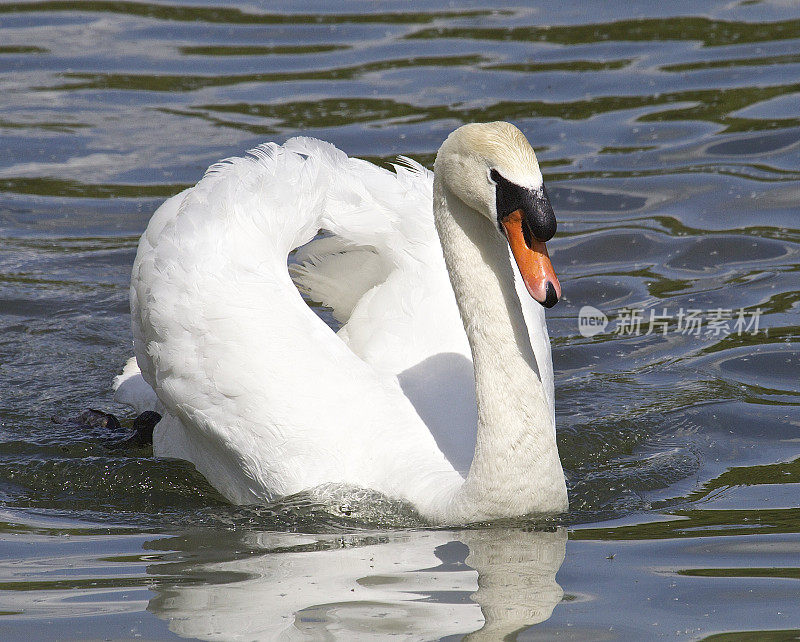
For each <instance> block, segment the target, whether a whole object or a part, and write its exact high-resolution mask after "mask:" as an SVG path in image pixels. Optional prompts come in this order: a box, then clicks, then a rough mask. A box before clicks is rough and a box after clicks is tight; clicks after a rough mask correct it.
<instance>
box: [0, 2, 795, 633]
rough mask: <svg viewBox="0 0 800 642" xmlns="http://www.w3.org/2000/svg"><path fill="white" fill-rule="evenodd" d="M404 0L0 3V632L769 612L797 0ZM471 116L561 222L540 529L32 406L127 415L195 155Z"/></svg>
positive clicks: (779, 531)
mask: <svg viewBox="0 0 800 642" xmlns="http://www.w3.org/2000/svg"><path fill="white" fill-rule="evenodd" d="M278 5H279V6H278ZM493 6H494V5H493ZM411 7H412V5H410V4H409V3H406V2H391V1H387V2H382V3H376V4H375V6H374V7H373V6H372V5H367V4H365V3H362V2H353V1H351V2H339V3H336V8H335V11H336V13H331V11H333V10H334V9H333V6H332V5H331V4H330V3H324V2H319V1H318V0H307V1H306V2H289V1H285V2H282V3H268V2H260V1H257V2H253V3H244V2H241V3H235V2H228V3H221V2H212V1H206V0H191V1H190V2H186V3H184V2H180V1H173V2H170V3H160V4H155V3H153V4H149V3H146V2H126V1H106V0H43V1H37V2H24V3H23V2H18V3H9V2H3V3H2V4H0V152H1V153H0V503H1V504H2V505H1V506H0V637H2V639H4V640H29V639H54V638H58V639H74V638H113V639H128V638H130V639H134V638H144V639H162V638H177V637H178V636H183V637H195V638H200V639H215V640H216V639H219V640H230V639H273V638H276V637H280V636H284V637H286V638H289V639H304V638H310V639H319V640H322V639H331V638H334V639H343V640H352V639H367V638H370V637H373V638H374V637H382V636H383V635H387V634H397V635H400V636H405V637H407V638H410V639H424V640H427V639H439V638H446V639H460V638H461V637H462V636H464V635H467V636H468V637H469V639H475V640H479V639H487V640H493V639H499V638H500V637H502V635H506V634H509V633H512V632H518V636H517V638H518V639H520V640H536V639H551V638H554V637H559V638H563V639H575V640H595V639H596V640H600V639H602V640H614V639H622V640H628V639H654V638H661V637H664V638H669V639H676V638H677V639H686V638H688V639H703V638H705V639H714V640H725V641H727V642H730V641H733V640H754V639H758V640H783V639H790V638H791V639H794V638H795V636H797V635H800V602H799V600H798V597H799V596H800V584H798V581H800V413H798V405H800V319H799V318H798V306H799V305H800V304H799V303H798V302H799V301H800V287H799V286H800V278H799V277H798V274H800V211H799V208H798V203H800V164H799V163H798V160H800V53H798V52H800V6H798V5H797V4H796V3H790V2H780V1H776V2H758V1H757V0H756V1H752V0H749V1H744V2H691V3H689V2H661V3H644V2H633V3H629V2H607V3H595V4H591V5H587V4H586V3H578V2H575V3H572V2H568V3H563V2H541V3H536V9H530V8H525V7H513V6H508V7H500V8H497V9H496V10H491V11H488V10H485V8H484V7H483V6H482V5H479V4H475V3H470V2H462V3H457V4H456V3H453V4H452V5H451V4H447V3H444V2H436V1H420V2H415V3H413V12H411V11H412V8H411ZM492 119H506V120H511V121H513V122H514V123H516V124H517V125H518V126H519V127H520V128H521V129H522V130H523V131H524V132H525V133H526V134H527V136H528V137H529V139H530V140H531V142H532V144H533V145H534V147H535V148H536V149H537V151H538V154H539V158H540V161H541V163H542V169H543V172H544V175H545V180H546V183H547V185H548V189H549V191H550V195H551V199H552V202H553V205H554V208H555V210H556V213H557V216H558V219H559V233H558V235H557V236H556V238H555V239H554V240H553V241H551V243H550V244H549V247H550V252H551V257H552V260H553V264H554V266H555V268H556V271H557V272H558V274H559V277H560V279H561V283H562V286H563V289H564V294H565V296H564V299H563V301H562V302H561V303H559V305H558V306H556V307H555V308H553V309H552V310H551V311H549V312H548V319H549V327H550V332H551V336H552V342H553V360H554V364H555V370H556V394H557V408H558V410H557V423H558V431H559V443H560V449H561V453H562V459H563V462H564V466H565V468H566V470H567V472H568V474H569V483H570V494H571V506H572V508H571V512H570V513H569V514H568V515H567V516H565V518H564V519H562V520H560V521H559V522H549V523H537V522H526V521H524V520H523V521H515V522H510V523H505V524H492V525H481V526H480V527H475V528H470V529H461V530H438V529H431V528H426V527H425V525H424V524H421V523H419V522H418V520H416V518H415V517H414V515H413V514H411V513H410V512H408V513H407V514H406V513H402V511H401V513H400V514H397V515H394V516H393V524H392V526H391V527H390V526H387V525H386V522H385V519H384V518H381V517H379V516H376V514H375V511H374V510H373V508H374V507H369V506H367V504H365V505H364V506H360V505H359V504H358V503H357V502H356V503H355V504H354V505H353V506H352V514H351V515H350V516H349V517H346V516H344V515H341V516H337V515H331V514H329V513H328V512H326V511H324V510H322V509H321V508H320V507H319V506H315V505H313V504H312V503H310V502H309V501H307V500H306V499H303V498H302V497H301V498H293V499H292V500H290V501H286V502H283V503H278V504H275V505H273V506H267V507H255V506H254V507H232V506H229V505H227V504H226V503H225V502H224V501H223V500H222V499H221V498H220V497H219V496H218V495H217V494H216V493H215V492H214V491H213V490H212V489H211V488H210V487H209V486H208V484H207V483H206V482H205V481H204V480H203V479H202V478H201V477H200V476H199V475H198V474H197V473H195V472H194V471H193V470H192V469H191V467H190V466H188V465H184V464H182V463H180V462H173V461H158V460H153V459H152V458H149V457H148V453H147V452H146V451H114V450H110V449H109V448H108V447H107V440H108V438H109V435H108V433H107V431H104V430H101V429H99V428H98V429H88V428H80V427H78V426H76V425H75V424H72V423H69V422H64V421H63V419H64V418H65V417H70V416H74V415H76V414H78V413H79V412H80V411H81V410H82V409H84V408H87V407H99V408H103V409H106V410H109V411H113V412H116V413H119V414H120V415H124V414H125V410H124V409H123V408H121V407H119V406H115V405H114V403H113V401H112V393H111V389H110V384H111V379H112V377H113V376H114V375H115V374H116V373H117V372H119V371H120V369H121V367H122V365H123V364H124V362H125V360H126V359H127V358H128V357H129V356H130V355H131V354H132V350H131V336H130V329H129V312H128V293H127V283H128V279H129V270H130V266H131V264H132V262H133V258H134V254H135V248H136V243H137V237H138V235H139V234H140V233H141V232H142V231H143V229H144V227H145V225H146V223H147V220H148V218H149V216H150V214H151V213H152V211H153V210H154V209H155V208H156V207H157V206H158V204H159V203H160V202H161V201H162V200H163V199H164V198H165V197H167V196H169V195H171V194H174V193H176V192H177V191H179V190H180V189H182V188H184V187H185V186H188V185H191V184H193V183H195V182H196V181H197V180H198V179H199V178H200V176H201V175H202V173H203V171H204V169H205V168H206V167H207V166H208V165H209V164H211V163H212V162H214V161H216V160H218V159H220V158H223V157H227V156H231V155H239V154H241V153H242V152H243V151H244V150H246V149H248V148H251V147H254V146H255V145H257V144H258V143H260V142H263V141H266V140H276V141H278V142H282V141H284V140H285V139H287V138H289V137H291V136H293V135H297V134H299V133H302V134H306V135H311V136H316V137H319V138H323V139H325V140H329V141H331V142H333V143H335V144H336V145H337V146H339V147H340V148H341V149H343V150H345V151H346V152H348V153H349V154H351V155H358V156H362V157H366V158H369V159H370V160H373V161H375V162H386V161H389V160H391V159H392V158H393V157H394V156H396V155H397V154H406V155H409V156H412V157H414V158H417V159H419V160H420V161H422V162H424V163H426V164H428V165H430V164H431V162H432V159H433V154H434V152H435V150H436V149H437V148H438V146H439V144H440V143H441V141H442V140H443V138H444V137H445V136H446V135H447V133H449V132H450V131H451V130H452V129H454V128H455V127H456V126H458V125H460V124H461V123H464V122H470V121H486V120H492ZM583 306H593V307H594V308H597V309H598V310H599V312H601V313H602V314H603V315H605V318H606V319H607V321H608V323H607V325H605V328H604V329H603V325H602V324H603V321H604V317H603V316H600V315H599V313H594V314H595V316H596V317H597V319H599V321H598V323H599V324H600V325H597V326H593V327H596V328H597V329H601V331H600V332H599V333H598V334H596V335H595V336H592V337H585V336H583V335H582V334H581V333H580V332H579V312H580V310H581V308H582V307H583ZM690 311H695V312H690ZM639 312H641V320H640V321H639V325H637V322H636V319H637V318H638V313H639ZM651 315H652V317H651ZM690 315H691V319H693V320H692V321H691V323H690ZM651 319H652V322H651ZM698 321H699V323H700V325H698ZM585 327H589V326H585ZM587 334H588V333H587ZM53 417H55V418H56V420H57V421H55V422H54V421H52V420H51V418H53ZM128 425H129V424H128ZM753 632H756V633H753ZM768 632H769V633H768Z"/></svg>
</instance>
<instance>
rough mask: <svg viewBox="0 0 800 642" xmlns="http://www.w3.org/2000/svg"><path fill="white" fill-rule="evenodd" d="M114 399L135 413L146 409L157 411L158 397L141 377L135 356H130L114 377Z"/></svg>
mask: <svg viewBox="0 0 800 642" xmlns="http://www.w3.org/2000/svg"><path fill="white" fill-rule="evenodd" d="M114 401H116V402H117V403H121V404H124V405H126V406H130V407H131V408H133V409H134V411H135V412H136V414H137V415H139V414H141V413H143V412H146V411H148V410H154V411H158V407H159V404H158V397H157V396H156V393H155V392H153V389H152V388H151V387H150V386H149V385H148V383H147V382H146V381H145V380H144V377H142V373H141V371H140V370H139V365H138V364H137V363H136V357H131V358H130V359H128V362H127V363H126V364H125V367H124V368H123V369H122V373H121V374H118V375H117V376H116V377H114Z"/></svg>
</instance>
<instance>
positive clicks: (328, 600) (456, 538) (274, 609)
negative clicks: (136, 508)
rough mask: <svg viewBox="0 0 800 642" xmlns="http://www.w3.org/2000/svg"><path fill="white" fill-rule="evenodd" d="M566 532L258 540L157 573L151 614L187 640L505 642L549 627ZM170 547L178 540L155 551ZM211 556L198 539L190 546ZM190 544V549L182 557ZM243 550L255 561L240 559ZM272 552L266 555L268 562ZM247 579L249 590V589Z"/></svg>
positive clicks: (157, 569) (558, 592)
mask: <svg viewBox="0 0 800 642" xmlns="http://www.w3.org/2000/svg"><path fill="white" fill-rule="evenodd" d="M566 541H567V532H566V530H564V529H562V528H560V529H557V530H555V531H552V532H531V531H521V530H498V529H493V530H472V531H461V532H458V533H452V532H441V531H423V532H399V533H391V534H386V533H384V534H381V535H379V536H375V535H373V536H369V535H345V536H336V537H334V536H301V535H291V534H286V533H259V534H252V535H250V536H248V537H247V539H246V540H245V541H244V542H239V545H238V546H236V547H234V548H232V549H230V551H229V552H230V555H229V556H228V557H229V558H230V559H225V560H223V561H218V560H219V557H218V553H219V552H218V551H217V552H216V553H215V558H216V559H215V561H201V562H199V563H198V561H197V558H196V556H194V555H192V559H191V561H189V562H186V563H181V564H180V565H179V566H180V567H181V568H176V565H175V564H165V565H155V566H151V567H150V568H149V569H148V572H149V573H151V574H156V575H160V574H162V573H163V572H168V573H169V574H170V575H171V576H172V577H174V574H175V573H176V572H177V574H178V575H179V576H183V577H187V578H189V577H190V578H192V579H196V578H200V582H201V583H198V584H194V583H190V582H185V583H183V582H179V583H174V584H172V583H170V584H161V583H159V585H158V588H157V589H156V590H157V591H158V594H157V596H156V597H154V598H153V599H152V600H151V601H150V605H149V607H148V609H149V610H150V611H152V612H154V613H155V614H156V615H158V616H159V617H160V618H163V619H167V620H169V627H170V629H171V630H172V631H174V632H175V633H177V634H179V635H181V636H185V637H197V638H201V639H205V640H218V639H219V640H222V639H225V640H232V639H308V638H312V639H328V638H329V637H331V636H333V637H334V638H341V639H353V637H357V636H360V635H364V634H367V633H372V634H379V635H402V636H403V637H407V638H412V639H438V638H441V637H444V636H447V635H457V634H469V635H468V637H467V639H470V640H498V639H502V638H503V637H504V636H506V635H508V634H510V633H513V632H515V631H519V630H520V629H523V628H526V627H528V626H531V625H534V624H537V623H539V622H542V621H544V620H546V619H547V618H549V617H550V615H551V614H552V612H553V609H554V608H555V606H556V604H558V603H559V601H560V600H561V597H562V594H563V592H562V590H561V587H560V586H559V585H558V584H557V583H556V580H555V575H556V572H557V571H558V569H559V568H560V567H561V563H562V562H563V561H564V553H565V546H566ZM165 545H166V547H170V546H171V540H170V539H168V540H161V541H159V542H156V543H155V547H156V548H162V547H164V546H165ZM189 545H190V547H191V548H193V549H195V550H197V549H199V548H203V543H202V542H201V541H200V540H198V541H196V542H194V543H193V544H192V543H190V544H189ZM184 546H185V545H183V546H181V548H183V547H184ZM242 549H245V550H249V551H252V550H254V549H255V550H258V551H259V553H257V554H247V555H244V556H242V553H241V551H242ZM263 550H267V551H269V552H268V553H262V552H261V551H263ZM242 577H244V578H246V579H241V578H242Z"/></svg>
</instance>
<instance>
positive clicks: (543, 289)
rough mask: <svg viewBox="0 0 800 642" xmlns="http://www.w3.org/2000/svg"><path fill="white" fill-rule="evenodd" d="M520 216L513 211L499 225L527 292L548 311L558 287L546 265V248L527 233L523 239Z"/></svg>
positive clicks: (557, 293) (555, 278) (519, 213)
mask: <svg viewBox="0 0 800 642" xmlns="http://www.w3.org/2000/svg"><path fill="white" fill-rule="evenodd" d="M523 217H524V213H523V211H522V210H521V209H519V210H515V211H513V212H511V214H509V215H508V216H505V217H504V218H503V219H501V221H500V223H501V224H502V226H503V229H504V230H505V233H506V238H507V239H508V244H509V246H510V247H511V253H512V254H513V255H514V260H515V261H516V262H517V267H519V272H520V274H521V275H522V280H523V281H524V282H525V287H526V288H527V289H528V293H529V294H530V295H531V296H532V297H533V298H534V299H536V300H537V301H538V302H539V303H541V304H542V305H543V306H544V307H546V308H552V307H553V306H554V305H555V304H556V303H557V302H558V300H559V299H560V298H561V284H560V283H559V282H558V277H557V276H556V273H555V270H553V264H552V263H551V262H550V255H549V254H548V253H547V246H546V245H545V244H544V243H543V242H542V241H537V240H536V238H534V237H533V235H531V234H528V235H527V239H526V235H525V233H524V232H523V229H522V227H523V225H524V224H525V223H524V220H523Z"/></svg>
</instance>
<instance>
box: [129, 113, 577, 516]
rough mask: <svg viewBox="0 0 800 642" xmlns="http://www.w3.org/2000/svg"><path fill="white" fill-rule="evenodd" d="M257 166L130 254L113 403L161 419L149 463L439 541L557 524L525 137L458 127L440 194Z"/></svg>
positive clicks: (297, 165)
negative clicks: (323, 311)
mask: <svg viewBox="0 0 800 642" xmlns="http://www.w3.org/2000/svg"><path fill="white" fill-rule="evenodd" d="M250 154H251V155H250V156H249V157H246V158H233V159H228V160H226V161H223V162H221V163H218V164H216V165H213V166H212V167H211V168H210V169H209V170H208V172H207V173H206V175H205V176H204V177H203V179H202V180H201V181H200V182H199V183H198V184H197V185H196V186H195V187H193V188H190V189H188V190H186V191H184V192H182V193H181V194H178V195H177V196H175V197H173V198H171V199H169V200H167V201H166V202H165V203H164V204H163V205H162V206H161V207H160V208H159V209H158V210H157V211H156V212H155V214H154V215H153V217H152V219H151V221H150V223H149V225H148V227H147V230H146V231H145V233H144V234H143V236H142V238H141V241H140V243H139V248H138V252H137V256H136V260H135V262H134V266H133V275H132V279H131V312H132V325H133V335H134V351H135V355H136V357H135V362H134V361H133V360H131V362H129V364H128V366H126V369H125V371H124V372H123V374H122V375H120V376H119V377H117V380H116V382H115V384H116V387H117V397H116V398H117V399H118V400H119V401H122V402H124V403H129V404H130V405H132V406H134V407H136V408H137V409H138V410H139V411H142V410H154V409H155V410H158V411H159V412H160V413H161V414H162V415H163V419H161V421H160V422H159V423H158V425H157V426H156V428H155V432H154V437H153V439H154V454H155V455H156V456H162V457H176V458H181V459H186V460H188V461H190V462H192V463H194V465H195V466H196V468H197V470H198V471H200V472H201V473H202V474H203V475H204V476H205V477H206V478H207V479H208V481H209V482H210V483H211V484H212V485H213V486H215V487H216V488H217V489H218V490H219V491H220V492H221V493H222V494H223V495H224V496H225V497H227V498H228V499H229V500H230V501H232V502H234V503H240V504H244V503H258V502H263V501H266V500H271V499H274V498H276V497H280V496H284V495H288V494H292V493H296V492H299V491H302V490H308V489H314V488H316V487H319V486H322V485H325V484H330V483H335V484H339V483H341V484H348V485H354V486H358V487H363V488H370V489H374V490H376V491H379V492H381V493H383V494H385V495H387V496H389V497H393V498H397V499H401V500H405V501H407V502H410V503H411V504H412V505H413V506H414V507H415V508H416V509H417V510H418V511H419V513H420V514H421V515H422V516H423V517H424V518H426V519H428V520H430V521H433V522H439V523H465V522H471V521H479V520H487V519H494V518H501V517H509V516H518V515H524V514H528V513H542V512H561V511H564V510H566V508H567V491H566V485H565V481H564V474H563V471H562V468H561V462H560V460H559V456H558V449H557V446H556V438H555V420H554V412H553V372H552V362H551V358H550V346H549V340H548V337H547V328H546V325H545V319H544V309H543V307H542V306H546V307H550V306H552V305H554V304H555V302H556V301H557V300H558V298H559V296H560V293H561V290H560V285H559V283H558V279H557V278H556V275H555V273H554V272H553V268H552V265H551V263H550V259H549V258H548V254H547V249H546V247H545V244H544V242H545V241H547V240H549V239H550V238H551V237H552V236H553V234H554V233H555V229H556V220H555V215H554V214H553V210H552V208H551V207H550V203H549V200H548V197H547V192H546V191H545V188H544V185H543V183H542V175H541V172H540V170H539V166H538V163H537V161H536V156H535V154H534V152H533V149H532V148H531V146H530V145H529V143H528V141H527V140H526V139H525V137H524V136H523V134H522V133H521V132H520V131H519V130H518V129H517V128H516V127H514V126H513V125H510V124H508V123H503V122H495V123H488V124H471V125H465V126H462V127H460V128H459V129H457V130H455V131H454V132H453V133H452V134H450V136H449V137H448V138H447V139H446V140H445V141H444V143H443V144H442V146H441V148H440V149H439V152H438V154H437V156H436V162H435V167H434V172H433V175H431V173H430V172H428V171H427V170H425V169H424V168H423V167H422V166H420V165H418V164H416V163H414V162H413V161H411V160H409V159H403V161H404V163H405V165H404V166H395V172H396V173H392V172H390V171H388V170H384V169H380V168H377V167H375V166H374V165H372V164H370V163H368V162H366V161H363V160H360V159H355V158H348V157H347V156H346V155H345V154H343V153H342V152H340V151H339V150H337V149H336V148H335V147H333V146H332V145H330V144H328V143H323V142H321V141H317V140H313V139H308V138H295V139H292V140H289V141H288V142H286V143H285V144H284V145H283V146H278V145H275V144H273V143H270V144H266V145H262V146H260V147H258V148H256V149H255V150H252V151H251V152H250ZM320 230H324V231H325V232H326V235H323V236H321V237H320V236H318V233H319V232H320ZM437 232H438V239H437V234H436V233H437ZM315 237H317V238H316V239H315ZM312 239H314V240H312ZM306 244H307V245H306ZM301 246H305V247H301ZM295 248H300V250H298V252H297V255H296V257H295V259H296V261H297V263H296V264H295V265H293V266H292V269H291V275H290V272H289V270H287V256H288V255H289V254H290V252H291V251H292V250H294V249H295ZM512 257H513V258H514V259H515V260H512ZM448 275H449V279H448ZM292 278H294V283H293V281H292ZM295 284H296V286H297V287H296V286H295ZM298 288H299V289H300V290H302V291H304V292H305V293H308V294H309V295H310V296H311V298H312V299H314V300H316V301H321V302H322V303H324V304H325V305H326V306H328V307H329V308H330V309H331V310H332V312H333V315H334V317H335V318H336V319H337V320H338V321H339V322H340V323H341V324H343V325H342V328H341V330H339V332H338V336H337V334H334V332H333V331H332V330H331V329H330V328H329V327H328V325H326V324H325V323H324V322H323V321H322V320H321V319H320V318H319V317H317V316H316V315H315V314H314V312H313V311H312V310H311V309H309V307H308V306H307V305H306V303H305V302H304V301H303V299H302V297H301V295H300V293H299V292H298ZM534 299H535V300H536V301H538V303H535V302H534ZM540 304H541V305H540ZM459 313H460V317H461V321H459ZM462 321H463V325H462ZM465 330H466V332H465ZM140 369H141V371H140ZM473 371H474V375H473ZM473 376H474V379H473ZM476 408H477V414H476ZM459 440H460V442H461V443H459ZM464 441H466V442H467V443H468V444H469V446H470V447H472V446H474V456H473V457H472V459H471V464H470V462H469V459H468V458H467V460H464V461H458V460H459V456H460V455H459V453H460V452H461V453H463V449H464V443H463V442H464ZM470 441H471V443H470ZM446 453H447V454H446ZM448 457H449V458H448ZM454 462H456V466H455V467H454ZM457 468H461V470H462V471H466V470H467V469H468V473H467V474H466V477H462V475H461V474H460V473H459V471H458V470H457Z"/></svg>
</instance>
